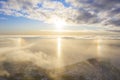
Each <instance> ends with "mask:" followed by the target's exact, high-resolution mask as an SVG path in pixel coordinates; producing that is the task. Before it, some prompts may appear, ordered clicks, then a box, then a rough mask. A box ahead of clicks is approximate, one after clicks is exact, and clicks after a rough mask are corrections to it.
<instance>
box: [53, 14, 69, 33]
mask: <svg viewBox="0 0 120 80" xmlns="http://www.w3.org/2000/svg"><path fill="white" fill-rule="evenodd" d="M51 22H52V23H53V25H54V26H55V27H56V30H57V31H62V30H63V28H64V27H65V26H66V25H67V23H66V21H65V19H63V18H59V17H56V16H54V17H52V19H51Z"/></svg>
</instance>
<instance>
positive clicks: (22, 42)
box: [16, 38, 25, 47]
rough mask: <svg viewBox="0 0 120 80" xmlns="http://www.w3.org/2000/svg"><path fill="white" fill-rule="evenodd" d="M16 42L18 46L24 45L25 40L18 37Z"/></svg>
mask: <svg viewBox="0 0 120 80" xmlns="http://www.w3.org/2000/svg"><path fill="white" fill-rule="evenodd" d="M16 44H17V46H18V47H22V46H23V45H25V40H24V39H23V38H18V39H17V41H16Z"/></svg>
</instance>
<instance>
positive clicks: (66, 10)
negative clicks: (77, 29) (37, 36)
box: [0, 0, 120, 31]
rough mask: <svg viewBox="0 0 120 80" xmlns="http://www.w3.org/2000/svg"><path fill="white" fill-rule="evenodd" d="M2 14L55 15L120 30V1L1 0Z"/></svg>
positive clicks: (39, 17)
mask: <svg viewBox="0 0 120 80" xmlns="http://www.w3.org/2000/svg"><path fill="white" fill-rule="evenodd" d="M0 5H1V6H0V14H4V15H12V16H19V17H20V16H22V17H25V18H29V19H34V20H39V21H43V22H44V23H50V24H52V23H53V22H52V21H50V20H51V18H53V16H56V17H58V18H61V19H64V20H65V21H66V22H67V23H68V24H77V25H82V24H85V25H86V26H88V25H92V26H101V27H105V29H108V30H112V29H114V31H115V30H117V31H118V30H120V28H119V27H120V0H112V1H110V0H0Z"/></svg>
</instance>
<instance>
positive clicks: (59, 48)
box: [56, 37, 63, 67]
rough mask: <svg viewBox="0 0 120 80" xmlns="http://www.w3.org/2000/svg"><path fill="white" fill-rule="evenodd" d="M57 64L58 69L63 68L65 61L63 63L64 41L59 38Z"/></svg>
mask: <svg viewBox="0 0 120 80" xmlns="http://www.w3.org/2000/svg"><path fill="white" fill-rule="evenodd" d="M56 58H57V62H56V63H57V64H56V67H61V66H63V61H62V59H63V58H62V39H61V38H60V37H58V38H57V57H56Z"/></svg>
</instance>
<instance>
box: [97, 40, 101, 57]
mask: <svg viewBox="0 0 120 80" xmlns="http://www.w3.org/2000/svg"><path fill="white" fill-rule="evenodd" d="M101 43H102V39H100V38H98V39H97V55H98V57H100V56H101V50H102V46H101Z"/></svg>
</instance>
